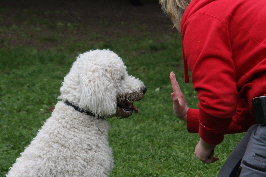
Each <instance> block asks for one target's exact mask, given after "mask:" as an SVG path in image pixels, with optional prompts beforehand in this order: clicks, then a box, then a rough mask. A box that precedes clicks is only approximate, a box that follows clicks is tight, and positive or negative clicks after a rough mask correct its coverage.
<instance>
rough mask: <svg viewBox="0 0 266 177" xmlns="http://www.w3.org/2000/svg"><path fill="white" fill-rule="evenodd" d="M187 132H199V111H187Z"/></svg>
mask: <svg viewBox="0 0 266 177" xmlns="http://www.w3.org/2000/svg"><path fill="white" fill-rule="evenodd" d="M187 130H188V132H190V133H198V132H199V110H198V109H188V112H187Z"/></svg>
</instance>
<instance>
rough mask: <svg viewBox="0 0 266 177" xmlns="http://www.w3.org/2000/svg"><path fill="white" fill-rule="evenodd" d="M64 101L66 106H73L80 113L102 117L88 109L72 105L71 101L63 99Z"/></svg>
mask: <svg viewBox="0 0 266 177" xmlns="http://www.w3.org/2000/svg"><path fill="white" fill-rule="evenodd" d="M64 103H65V104H66V105H68V106H71V107H72V108H74V109H75V110H76V111H78V112H80V113H84V114H87V115H88V116H92V117H96V118H97V119H103V118H104V117H101V116H96V115H95V114H93V113H92V112H90V111H87V110H84V109H82V108H80V107H78V106H75V105H73V104H72V103H70V102H69V101H64Z"/></svg>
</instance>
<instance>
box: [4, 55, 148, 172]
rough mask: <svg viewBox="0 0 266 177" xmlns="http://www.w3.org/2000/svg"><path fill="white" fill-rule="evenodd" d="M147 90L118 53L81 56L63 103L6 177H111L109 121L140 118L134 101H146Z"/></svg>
mask: <svg viewBox="0 0 266 177" xmlns="http://www.w3.org/2000/svg"><path fill="white" fill-rule="evenodd" d="M145 90H146V89H145V87H144V84H143V82H142V81H140V80H139V79H136V78H134V77H133V76H129V75H128V74H127V71H126V66H125V65H124V63H123V61H122V60H121V58H119V57H118V56H117V55H116V54H115V53H114V52H112V51H110V50H93V51H89V52H86V53H83V54H80V55H79V56H78V58H77V60H76V61H75V62H74V63H73V66H72V68H71V70H70V72H69V73H68V74H67V76H66V77H65V78H64V82H63V83H62V87H61V89H60V92H61V95H60V96H59V98H60V99H61V100H62V101H59V102H58V103H57V104H56V106H55V109H54V111H53V113H52V115H51V117H50V118H49V119H48V120H47V121H46V122H45V124H44V125H43V127H42V128H41V129H40V130H39V132H38V134H37V136H36V137H35V138H34V139H33V140H32V142H31V144H30V145H29V146H28V147H27V148H26V149H25V151H24V152H23V153H21V157H19V158H18V159H17V160H16V162H15V164H14V165H13V166H12V168H11V169H10V171H9V173H8V174H7V177H83V176H86V177H89V176H91V177H102V176H109V175H110V172H111V170H112V167H113V158H112V149H111V148H110V147H109V144H108V129H109V124H108V122H107V121H106V120H105V119H104V118H107V117H114V116H118V117H122V118H125V117H129V116H130V115H131V114H132V112H133V111H134V110H135V111H136V112H137V109H136V108H135V107H134V105H133V101H138V100H140V99H142V98H143V96H144V93H145ZM66 102H69V103H71V104H72V105H69V104H66ZM75 107H76V108H77V107H78V108H79V109H82V110H85V111H89V112H91V114H93V115H94V116H92V115H87V114H86V113H84V112H82V111H81V112H79V111H77V110H75Z"/></svg>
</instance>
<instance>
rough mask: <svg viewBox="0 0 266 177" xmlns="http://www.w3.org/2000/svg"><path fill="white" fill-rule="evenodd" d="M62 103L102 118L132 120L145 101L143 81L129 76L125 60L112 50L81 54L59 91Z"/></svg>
mask: <svg viewBox="0 0 266 177" xmlns="http://www.w3.org/2000/svg"><path fill="white" fill-rule="evenodd" d="M60 92H61V96H60V97H59V98H60V99H62V100H63V101H69V102H71V103H72V104H74V105H76V106H78V107H80V108H81V109H83V110H88V111H90V112H92V113H93V114H95V115H96V116H101V117H113V116H118V117H122V118H125V117H129V116H130V115H131V114H132V112H133V111H135V112H137V111H138V110H137V108H136V107H135V106H134V105H133V102H134V101H139V100H141V99H142V98H143V96H144V94H145V92H146V88H145V86H144V84H143V82H142V81H140V80H139V79H137V78H135V77H133V76H130V75H128V73H127V71H126V66H125V65H124V63H123V61H122V59H121V58H120V57H119V56H118V55H117V54H115V53H114V52H112V51H110V50H93V51H89V52H86V53H83V54H80V55H79V56H78V58H77V60H76V61H75V62H74V63H73V65H72V68H71V70H70V72H69V73H68V74H67V75H66V77H65V78H64V82H63V83H62V87H61V88H60Z"/></svg>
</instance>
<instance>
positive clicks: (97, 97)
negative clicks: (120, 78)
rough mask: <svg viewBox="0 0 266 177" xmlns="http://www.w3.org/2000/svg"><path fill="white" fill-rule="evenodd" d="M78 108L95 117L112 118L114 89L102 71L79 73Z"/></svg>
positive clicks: (114, 111)
mask: <svg viewBox="0 0 266 177" xmlns="http://www.w3.org/2000/svg"><path fill="white" fill-rule="evenodd" d="M79 79H80V89H79V90H80V101H79V106H80V107H81V108H83V109H86V110H89V111H91V112H93V113H94V114H95V115H97V116H112V115H114V114H115V113H116V106H117V100H116V99H117V98H116V94H117V93H116V92H117V91H116V88H115V86H114V83H113V81H112V79H111V76H109V75H108V73H106V72H104V70H103V69H96V70H93V71H87V72H81V73H80V77H79Z"/></svg>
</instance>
